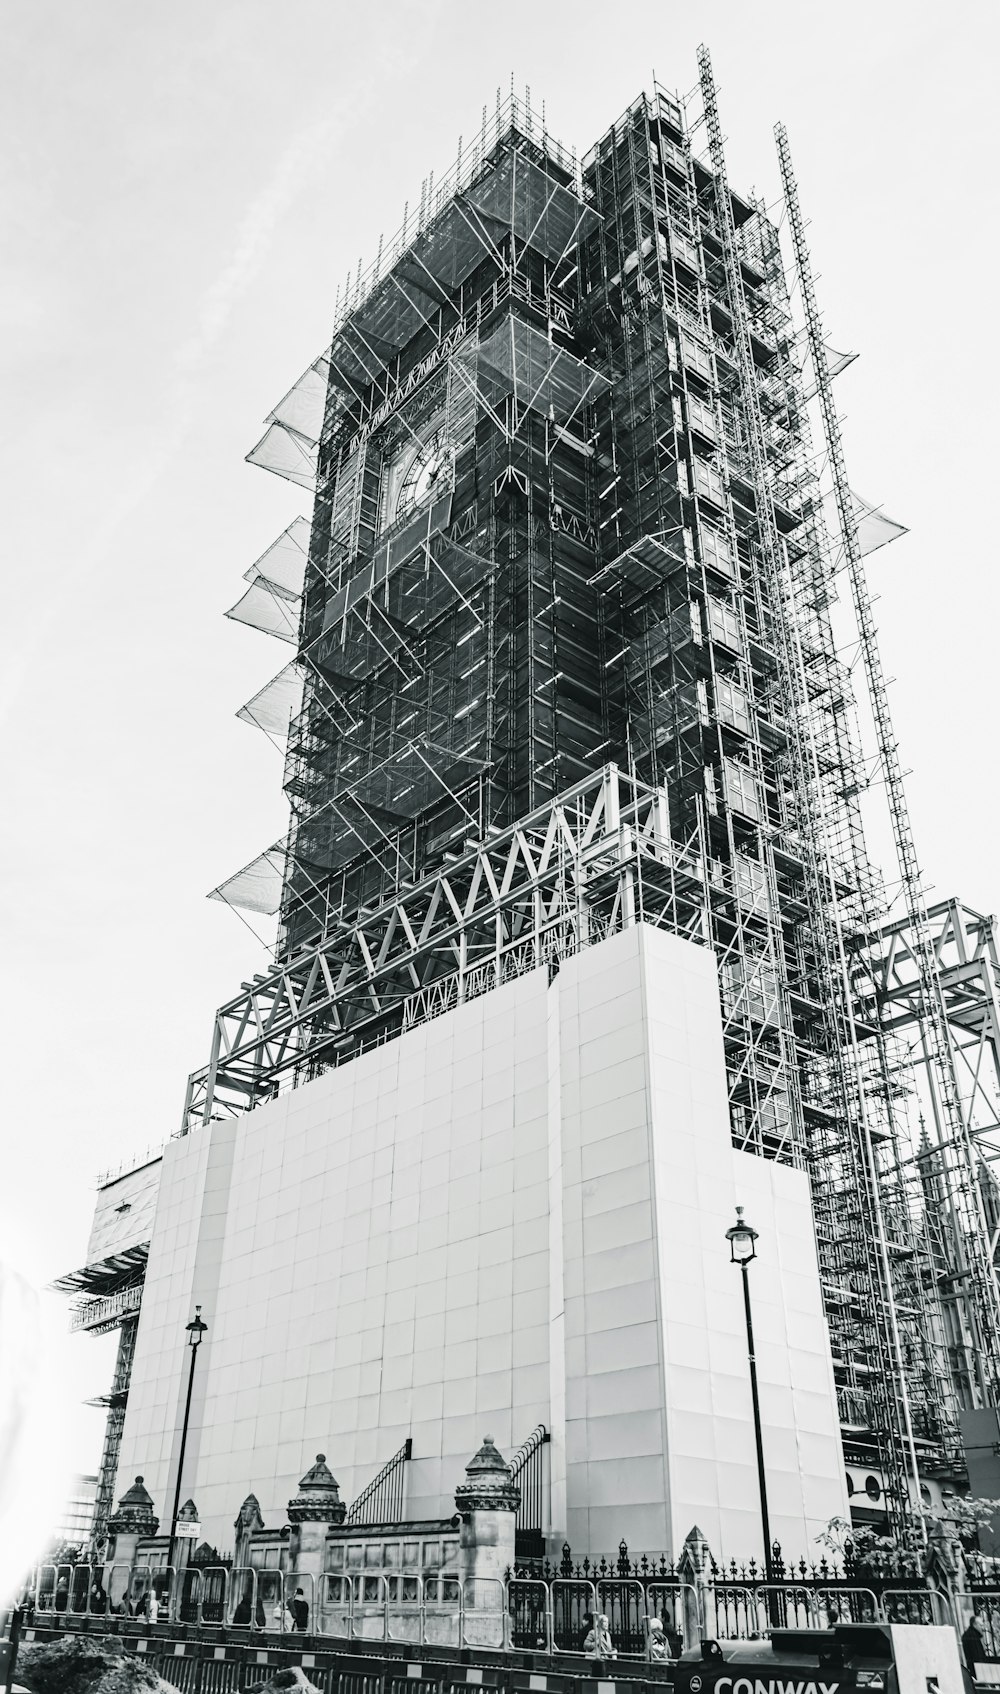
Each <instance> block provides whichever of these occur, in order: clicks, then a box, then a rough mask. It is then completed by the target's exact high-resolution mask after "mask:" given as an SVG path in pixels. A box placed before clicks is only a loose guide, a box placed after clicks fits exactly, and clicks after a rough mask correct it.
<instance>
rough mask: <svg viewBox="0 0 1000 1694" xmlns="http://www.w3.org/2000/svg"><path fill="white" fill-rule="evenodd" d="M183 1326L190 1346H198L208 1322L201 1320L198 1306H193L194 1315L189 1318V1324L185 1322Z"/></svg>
mask: <svg viewBox="0 0 1000 1694" xmlns="http://www.w3.org/2000/svg"><path fill="white" fill-rule="evenodd" d="M184 1327H185V1328H186V1330H187V1334H188V1342H189V1344H190V1345H191V1346H192V1347H197V1346H199V1344H200V1342H201V1338H202V1336H203V1335H204V1333H205V1331H206V1330H207V1328H208V1324H207V1323H203V1322H202V1316H201V1307H200V1306H196V1307H195V1309H194V1317H193V1318H192V1319H191V1322H190V1323H189V1324H185V1326H184Z"/></svg>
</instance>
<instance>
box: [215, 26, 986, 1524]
mask: <svg viewBox="0 0 1000 1694" xmlns="http://www.w3.org/2000/svg"><path fill="white" fill-rule="evenodd" d="M699 72H700V75H699V92H698V98H697V99H696V100H693V103H686V102H684V101H682V100H680V99H679V98H678V97H677V96H674V95H671V94H670V93H669V92H668V91H667V90H665V89H663V88H662V87H660V86H659V85H654V88H653V91H652V93H651V94H644V95H642V96H640V97H639V98H638V99H637V100H636V101H634V102H633V103H632V104H631V105H630V107H629V108H628V110H627V111H626V112H625V113H624V114H623V115H622V117H621V118H620V119H619V120H618V121H617V122H616V123H615V124H614V125H613V126H612V127H611V129H610V130H609V131H608V132H607V133H606V134H605V135H604V136H603V137H601V139H600V140H599V141H598V142H597V143H596V145H595V146H594V147H593V148H592V149H591V151H590V152H589V153H588V154H587V155H586V156H585V157H584V158H583V159H582V160H581V161H579V162H578V161H577V159H576V156H575V154H570V153H568V152H567V151H566V150H565V149H564V148H562V147H561V146H560V145H559V144H558V143H557V142H556V141H555V140H554V139H553V137H552V136H551V135H549V133H548V131H547V127H546V125H545V122H544V118H543V119H542V120H541V121H539V119H538V117H537V116H536V114H535V113H533V111H532V109H531V104H530V97H529V98H526V99H525V101H523V102H522V101H520V100H518V99H517V98H515V97H514V95H513V92H512V93H511V96H510V97H509V99H507V100H501V99H500V98H499V97H498V100H497V105H496V110H495V112H493V111H491V112H489V113H487V112H486V111H485V110H484V113H483V122H482V126H481V128H480V131H479V134H478V136H477V138H476V140H475V142H474V143H473V145H472V146H471V147H468V148H465V149H463V148H462V147H461V146H460V148H459V155H458V158H457V160H456V163H455V165H454V167H453V169H452V170H451V171H450V172H449V173H447V175H446V176H445V177H444V178H443V179H442V180H441V181H440V182H439V183H438V184H437V185H436V186H435V183H434V180H433V177H431V178H428V179H427V180H426V181H425V183H424V185H423V188H422V191H421V197H420V205H419V210H418V211H417V212H416V213H415V214H414V215H412V216H411V215H410V214H409V212H407V214H406V215H405V216H404V220H403V225H402V228H401V230H400V231H399V233H398V234H397V236H395V237H394V238H393V239H392V240H391V241H389V242H387V243H380V246H379V254H378V257H377V259H376V261H375V263H374V264H373V265H371V266H370V267H369V268H368V270H367V271H365V272H362V271H361V268H360V267H359V269H358V272H357V275H356V276H355V277H354V278H353V279H349V281H348V285H347V287H346V289H345V290H344V294H343V298H342V299H339V300H338V306H337V313H336V321H335V326H334V333H333V336H332V339H331V342H330V345H329V347H328V348H327V350H326V351H325V352H324V353H323V354H322V355H321V356H320V357H319V358H318V359H317V360H315V361H314V363H313V364H312V365H310V367H309V368H308V370H307V371H306V372H305V373H304V374H303V376H302V377H301V378H300V379H299V381H298V382H297V383H296V384H295V385H293V387H292V389H291V390H289V393H288V394H287V395H286V396H285V397H284V399H283V400H282V401H281V402H280V403H279V405H278V406H277V407H275V409H274V411H273V412H272V413H270V414H269V416H268V418H267V420H266V424H267V427H266V431H265V434H264V436H263V437H262V439H261V441H260V442H258V444H257V446H256V447H255V448H254V449H253V450H252V452H251V453H250V455H249V456H248V457H249V459H250V461H251V462H252V463H254V464H257V465H260V466H262V467H264V468H266V469H268V470H271V471H273V472H276V473H277V474H279V475H282V476H284V477H285V478H287V479H288V480H289V481H291V482H292V483H293V484H295V485H297V486H300V487H303V488H308V489H310V490H312V491H313V492H314V499H315V504H314V509H313V515H312V520H311V523H309V522H307V521H306V520H305V519H304V518H298V519H296V520H295V522H294V523H292V524H291V525H290V526H289V527H288V529H287V530H285V531H284V532H283V534H282V536H281V537H279V538H278V541H277V542H275V543H274V545H273V546H272V547H271V548H269V549H268V550H267V552H266V553H265V554H263V555H262V557H261V558H260V559H259V560H258V561H257V562H256V564H255V565H254V566H252V567H251V568H250V570H249V571H248V572H247V576H246V581H247V584H248V586H247V588H246V589H245V591H244V593H243V595H242V596H241V598H240V600H239V601H238V602H237V604H236V605H235V606H234V607H233V608H232V609H231V611H230V613H229V615H230V616H231V617H233V618H235V619H237V620H240V621H243V622H245V623H250V624H252V625H253V626H254V627H256V628H258V629H261V630H263V631H265V632H267V633H269V634H271V635H274V636H275V637H276V638H278V639H280V640H283V641H285V642H286V643H289V644H290V645H291V646H292V647H293V648H294V655H293V657H291V658H290V659H288V658H287V657H286V663H285V664H284V666H283V667H282V668H281V669H280V670H279V671H278V673H277V675H276V676H275V677H274V678H273V679H272V681H271V682H270V683H268V684H267V685H266V686H265V687H264V688H263V689H261V690H260V691H259V692H258V694H257V695H255V696H254V698H253V699H252V700H251V701H249V702H248V703H247V705H246V706H244V707H242V708H241V710H240V714H239V715H240V716H241V718H243V719H244V720H245V721H247V722H249V723H252V724H254V725H257V726H258V727H260V728H261V729H262V730H263V731H264V732H265V733H266V734H268V735H269V737H270V738H271V739H272V740H274V741H275V742H276V743H277V744H278V745H279V746H281V748H282V751H283V757H284V783H285V791H286V794H287V796H288V800H289V804H290V814H291V815H290V822H289V828H288V831H287V833H286V834H285V835H284V836H283V837H282V839H281V840H280V841H278V842H276V843H274V844H273V846H271V847H269V848H268V849H267V850H266V851H265V852H264V853H263V854H261V855H260V856H259V857H258V858H257V859H256V860H254V861H253V862H252V863H251V864H250V865H248V866H247V867H245V868H244V870H242V871H240V872H238V873H237V874H236V876H234V877H231V878H229V879H227V881H226V882H224V883H222V884H221V885H220V887H219V888H218V889H216V890H215V891H214V892H215V894H216V895H217V896H218V897H219V898H222V899H224V900H227V901H229V902H230V903H232V904H234V905H243V906H246V907H248V908H249V909H251V910H253V911H257V912H267V913H272V914H276V915H277V917H278V942H277V947H276V951H275V962H274V967H273V969H271V970H269V971H265V972H262V973H261V974H260V975H259V976H258V977H256V978H254V980H253V981H252V982H250V983H246V984H244V985H243V987H242V989H241V991H240V994H239V995H237V996H236V997H234V998H233V999H232V1000H231V1001H230V1002H229V1003H227V1005H226V1006H224V1007H222V1008H221V1009H220V1011H219V1013H218V1015H217V1019H216V1026H215V1034H214V1040H213V1047H212V1055H211V1060H210V1063H209V1065H208V1066H207V1067H205V1069H204V1070H202V1071H199V1072H197V1073H196V1074H195V1075H194V1076H193V1077H192V1078H191V1079H190V1082H189V1088H188V1097H187V1102H186V1108H185V1129H194V1128H196V1127H197V1126H198V1125H199V1124H201V1123H204V1122H207V1121H209V1120H210V1119H211V1118H212V1117H213V1116H214V1115H217V1114H219V1113H228V1112H239V1111H243V1110H246V1109H249V1108H252V1107H253V1106H254V1105H256V1104H257V1103H259V1102H260V1101H262V1100H266V1099H269V1098H272V1097H273V1096H274V1095H275V1094H276V1093H278V1092H280V1091H281V1090H283V1089H285V1088H289V1087H295V1086H297V1085H298V1084H300V1083H302V1082H304V1081H307V1080H308V1079H309V1078H310V1077H313V1076H315V1075H317V1074H318V1073H319V1072H320V1071H322V1070H324V1069H325V1068H327V1067H328V1066H330V1065H335V1064H340V1063H343V1062H345V1060H349V1059H350V1058H352V1057H353V1056H355V1055H356V1054H357V1053H358V1052H360V1051H362V1050H363V1049H364V1048H365V1047H366V1046H368V1045H369V1044H371V1043H372V1042H379V1041H384V1040H387V1039H390V1038H392V1037H393V1036H395V1035H398V1034H399V1033H401V1032H402V1031H404V1030H406V1029H407V1028H410V1027H412V1026H413V1024H415V1023H417V1022H419V1021H421V1020H422V1019H424V1018H426V1017H431V1016H435V1015H437V1014H438V1013H439V1012H442V1011H445V1010H447V1009H449V1008H450V1007H451V1006H454V1005H456V1004H459V1003H460V1002H461V1001H462V1000H463V999H465V998H468V997H470V996H471V995H473V994H479V993H485V992H488V991H490V990H491V989H492V988H494V987H496V986H497V985H498V984H500V983H502V982H503V981H505V980H507V979H508V977H509V976H510V975H511V974H517V973H519V972H520V971H522V970H526V969H533V968H539V967H542V966H545V967H546V968H548V970H549V971H550V972H554V971H555V970H557V969H558V968H559V964H560V961H561V960H562V959H564V958H565V957H567V956H568V955H569V954H571V953H573V952H575V951H576V950H578V949H579V948H580V947H583V946H587V945H590V944H592V943H593V942H594V941H595V940H599V939H601V938H602V937H603V936H604V935H606V934H608V933H610V932H611V931H612V930H614V929H616V928H621V927H624V926H627V925H628V924H630V923H634V922H646V923H652V924H659V925H663V926H666V927H668V928H670V929H671V930H673V932H674V933H677V934H681V935H685V936H687V937H688V938H690V939H692V940H695V941H697V942H699V943H700V944H704V945H707V946H710V947H711V948H712V949H713V950H714V952H715V954H716V957H717V960H718V968H719V984H720V996H721V1004H722V1015H723V1031H724V1042H725V1054H726V1065H727V1075H728V1090H729V1107H730V1115H731V1122H732V1133H733V1140H734V1144H735V1145H736V1146H737V1147H739V1148H741V1149H743V1150H746V1151H750V1152H753V1153H756V1154H757V1155H759V1156H761V1157H765V1158H771V1159H776V1160H780V1161H784V1162H787V1163H790V1164H793V1165H796V1166H798V1167H799V1168H802V1169H805V1170H807V1171H808V1173H809V1175H810V1179H811V1183H812V1191H813V1196H814V1212H815V1220H816V1232H817V1241H818V1246H819V1255H820V1268H821V1276H822V1280H823V1288H824V1297H825V1301H826V1310H827V1317H828V1322H829V1327H830V1334H831V1341H832V1347H833V1356H834V1367H835V1374H836V1382H837V1392H838V1398H839V1404H840V1412H841V1420H842V1426H843V1432H844V1443H845V1451H846V1453H847V1454H848V1455H849V1456H850V1457H852V1458H858V1459H860V1460H862V1461H863V1462H864V1463H866V1464H868V1465H871V1466H875V1467H877V1468H878V1469H879V1471H880V1474H881V1476H882V1478H883V1483H884V1487H885V1494H886V1503H887V1508H888V1512H889V1515H890V1517H892V1518H893V1519H894V1520H897V1521H902V1520H903V1519H905V1518H907V1517H908V1515H909V1514H910V1512H911V1510H912V1508H913V1507H914V1505H915V1504H916V1503H917V1502H918V1501H919V1498H920V1495H919V1487H920V1477H921V1476H922V1475H924V1474H928V1473H930V1472H931V1471H935V1472H936V1473H937V1474H938V1475H940V1476H947V1477H952V1478H955V1479H960V1477H961V1472H962V1453H961V1444H960V1414H961V1411H962V1410H963V1408H965V1407H968V1406H970V1405H975V1404H980V1403H984V1402H985V1403H993V1402H995V1401H996V1399H997V1395H998V1386H1000V1385H998V1381H997V1378H998V1375H1000V1355H998V1349H1000V1302H998V1296H997V1285H996V1277H995V1271H994V1261H995V1258H996V1252H997V1241H998V1238H1000V1191H998V1190H997V1187H996V1183H995V1180H994V1178H993V1176H992V1173H991V1170H990V1163H991V1161H992V1159H993V1158H994V1157H995V1156H996V1151H997V1144H996V1137H997V1134H998V1130H997V1106H998V1104H1000V1071H998V1069H997V1063H998V1060H997V1052H998V1046H997V1033H998V1026H997V980H998V977H997V954H996V943H995V940H994V937H993V929H992V925H991V923H990V921H989V920H986V919H982V918H979V917H977V916H976V915H975V914H970V913H969V912H968V911H967V910H966V909H965V908H964V907H959V906H958V905H956V904H954V903H953V904H952V905H951V906H949V907H948V908H947V911H946V913H945V911H944V909H942V910H941V912H939V910H938V908H935V910H934V912H932V913H930V914H929V913H928V912H927V910H926V906H925V904H924V900H923V894H922V885H921V882H920V875H919V870H918V867H917V862H916V856H915V853H914V851H913V845H912V834H911V832H910V829H909V823H908V819H907V814H906V809H905V798H904V796H903V790H902V779H901V775H900V768H899V760H898V754H897V752H896V745H895V740H894V737H893V733H892V726H891V722H890V719H889V714H888V706H887V703H886V699H885V687H884V680H883V679H882V674H881V668H880V665H879V661H878V649H877V639H876V632H875V626H874V621H873V619H872V615H871V605H870V599H869V596H868V591H867V586H866V581H865V573H864V565H863V556H864V555H865V554H866V553H868V552H870V551H872V550H874V549H875V548H876V547H880V546H882V545H884V544H885V543H886V542H887V541H889V540H892V539H893V538H894V537H895V536H897V535H899V534H900V533H902V527H903V526H902V525H899V524H897V523H895V522H894V521H893V520H892V519H890V518H888V517H887V516H886V514H885V513H883V512H882V511H881V510H880V508H878V506H877V505H875V504H873V503H872V502H870V501H866V500H863V499H862V498H861V497H860V496H859V495H857V493H856V492H855V491H853V490H852V489H851V488H850V487H849V485H848V482H847V477H846V470H845V467H844V460H843V453H842V448H841V445H840V436H839V426H838V424H837V418H836V411H835V408H834V405H833V400H832V388H831V385H832V381H833V379H834V377H835V376H836V375H837V374H838V373H839V371H841V370H842V369H844V368H845V367H846V366H847V365H848V364H849V363H850V360H851V355H846V354H839V353H836V352H834V351H833V349H832V348H830V347H829V346H828V344H827V343H826V341H825V339H824V336H823V329H822V324H821V322H820V318H819V313H818V309H817V307H816V302H815V294H814V290H813V287H812V280H811V273H810V270H809V261H808V254H807V252H806V249H805V242H804V236H803V227H804V226H803V222H802V218H801V213H800V211H799V207H798V197H797V191H796V188H795V183H794V178H793V175H792V171H791V164H790V159H789V155H788V148H787V139H786V138H785V136H784V131H783V130H781V128H780V126H779V130H778V143H779V160H780V164H781V171H782V179H783V184H784V189H785V204H786V208H787V215H788V222H789V227H790V230H791V236H792V244H793V248H794V259H795V267H796V275H797V279H798V287H799V291H800V294H801V300H802V306H803V310H804V314H805V320H806V321H805V332H804V338H803V335H802V334H801V333H800V332H799V331H798V330H797V328H796V325H795V322H794V320H793V311H792V294H791V291H790V289H789V286H788V280H787V278H786V273H785V268H784V262H783V259H782V254H781V249H780V243H779V233H778V228H777V226H776V224H775V223H774V221H773V220H772V218H771V217H770V216H769V214H768V211H767V208H766V207H765V205H764V204H763V203H762V202H761V201H759V200H757V199H755V198H754V197H752V196H751V197H744V196H741V195H738V194H737V193H735V192H734V191H733V189H732V188H731V186H730V184H729V181H728V175H727V170H726V162H725V156H724V149H723V143H722V133H721V125H720V119H719V112H718V103H717V97H716V90H715V84H714V80H713V76H712V67H711V61H710V58H709V55H708V53H707V50H705V49H701V50H700V51H699ZM689 104H691V105H692V109H691V110H689ZM699 133H702V134H703V135H704V138H705V140H706V143H707V145H706V147H705V151H704V153H703V154H702V155H699V154H698V152H697V151H696V150H695V147H694V146H693V144H692V137H693V136H696V135H698V134H699ZM817 404H818V410H819V415H820V419H821V424H822V431H823V435H822V440H823V454H822V455H821V454H820V453H818V452H817V449H816V447H815V445H814V441H813V438H812V433H811V422H810V407H811V406H813V407H815V406H817ZM831 512H832V514H833V518H834V523H833V526H832V533H831V526H830V523H829V516H830V513H831ZM845 566H846V571H847V578H848V580H849V583H850V588H851V604H852V607H853V613H854V617H855V620H856V622H857V626H858V639H859V642H860V649H861V654H862V658H863V661H864V667H865V674H866V677H867V680H868V684H869V692H870V697H871V701H872V705H873V710H874V718H875V725H876V733H877V740H878V748H877V754H878V774H879V775H880V776H881V777H882V778H884V781H885V786H886V790H887V793H888V798H889V802H890V810H891V814H892V820H893V826H894V831H895V840H896V843H897V848H898V852H899V858H900V875H901V878H902V883H903V888H904V893H905V899H906V918H905V920H903V922H902V923H901V924H893V923H892V922H890V919H889V908H888V901H887V897H886V892H885V888H884V886H883V883H882V879H881V876H880V874H879V872H878V870H877V869H876V867H875V866H873V864H872V863H871V861H870V859H869V856H868V852H867V848H866V845H865V837H864V831H863V828H862V814H861V807H862V801H863V797H864V796H865V794H866V792H867V791H868V790H869V788H870V787H871V784H872V779H873V770H872V766H871V763H870V762H869V761H868V760H866V758H865V753H864V748H863V745H862V741H861V737H860V734H859V728H858V721H857V713H856V706H855V700H854V696H853V691H852V677H851V669H850V667H849V666H848V665H847V664H846V663H845V662H844V660H843V659H842V657H841V652H840V649H839V646H838V640H837V637H836V635H835V631H834V622H833V608H834V605H835V602H836V599H837V594H836V590H837V584H838V580H839V579H840V576H841V572H842V570H843V569H844V568H845ZM286 652H287V650H286ZM953 955H954V956H953ZM922 1106H924V1107H925V1108H926V1111H925V1118H924V1127H923V1128H921V1127H920V1115H921V1107H922Z"/></svg>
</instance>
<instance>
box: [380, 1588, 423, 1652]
mask: <svg viewBox="0 0 1000 1694" xmlns="http://www.w3.org/2000/svg"><path fill="white" fill-rule="evenodd" d="M386 1587H387V1589H388V1601H387V1610H386V1618H385V1633H386V1638H387V1640H390V1641H422V1640H423V1638H424V1584H423V1579H422V1578H421V1577H419V1576H418V1575H417V1574H416V1572H415V1571H414V1572H413V1573H404V1574H402V1575H400V1576H390V1577H387V1578H386Z"/></svg>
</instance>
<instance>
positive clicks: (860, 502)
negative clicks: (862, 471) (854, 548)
mask: <svg viewBox="0 0 1000 1694" xmlns="http://www.w3.org/2000/svg"><path fill="white" fill-rule="evenodd" d="M851 501H852V503H853V508H854V522H855V526H856V529H857V536H858V546H859V548H860V549H861V552H862V553H874V552H875V550H876V548H878V547H885V546H886V545H887V543H888V542H890V541H896V540H898V539H899V537H900V536H901V535H908V534H909V531H908V530H907V527H906V525H905V524H902V523H897V522H896V519H895V518H890V516H889V514H888V512H884V511H883V510H882V508H881V506H873V505H872V503H871V501H870V500H866V499H865V498H864V496H863V495H861V494H859V493H858V491H857V489H855V488H852V489H851Z"/></svg>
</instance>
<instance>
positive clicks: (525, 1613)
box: [507, 1576, 552, 1653]
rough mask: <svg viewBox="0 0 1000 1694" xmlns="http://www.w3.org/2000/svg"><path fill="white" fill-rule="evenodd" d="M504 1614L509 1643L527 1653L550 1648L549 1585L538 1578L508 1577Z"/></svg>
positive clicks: (549, 1649) (544, 1650) (550, 1613)
mask: <svg viewBox="0 0 1000 1694" xmlns="http://www.w3.org/2000/svg"><path fill="white" fill-rule="evenodd" d="M507 1614H508V1617H509V1619H510V1623H509V1626H508V1634H509V1637H510V1643H511V1646H513V1647H520V1648H523V1649H526V1650H527V1651H529V1652H544V1653H550V1652H551V1651H552V1608H551V1605H550V1595H549V1584H548V1583H547V1582H543V1581H542V1579H541V1577H531V1576H517V1577H511V1578H510V1580H509V1581H508V1583H507Z"/></svg>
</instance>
